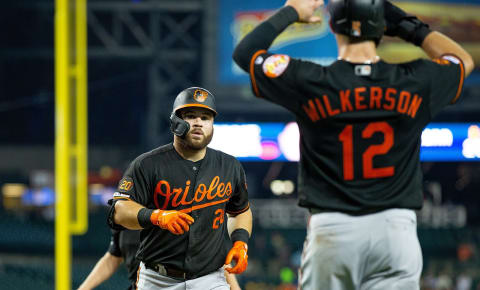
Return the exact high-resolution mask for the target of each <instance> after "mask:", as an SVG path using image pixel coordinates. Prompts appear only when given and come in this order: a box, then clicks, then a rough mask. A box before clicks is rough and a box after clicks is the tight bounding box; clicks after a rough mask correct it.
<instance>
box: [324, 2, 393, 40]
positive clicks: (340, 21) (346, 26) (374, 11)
mask: <svg viewBox="0 0 480 290" xmlns="http://www.w3.org/2000/svg"><path fill="white" fill-rule="evenodd" d="M384 1H385V0H329V3H328V12H329V13H330V27H331V28H332V30H333V32H335V33H339V34H344V35H347V36H350V37H353V38H358V39H373V40H379V39H380V38H382V36H383V32H384V30H385V18H384V15H383V13H384Z"/></svg>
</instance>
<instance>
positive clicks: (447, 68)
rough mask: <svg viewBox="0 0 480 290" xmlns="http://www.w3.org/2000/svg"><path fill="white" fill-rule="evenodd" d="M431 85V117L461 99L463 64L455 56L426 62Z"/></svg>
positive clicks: (463, 76)
mask: <svg viewBox="0 0 480 290" xmlns="http://www.w3.org/2000/svg"><path fill="white" fill-rule="evenodd" d="M424 65H425V68H426V71H424V72H422V73H423V74H425V75H426V76H427V78H428V83H429V85H430V96H429V97H430V98H429V100H430V103H429V109H430V114H431V117H432V118H433V117H434V116H435V115H437V114H438V113H439V112H440V111H441V110H442V109H443V108H444V107H445V106H447V105H449V104H454V103H456V102H457V101H458V99H459V98H460V95H461V93H462V89H463V82H464V79H465V68H464V65H463V62H462V61H461V60H460V59H459V58H458V57H456V56H454V55H444V56H442V57H441V58H439V59H434V60H433V61H425V63H424Z"/></svg>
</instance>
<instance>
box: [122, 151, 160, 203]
mask: <svg viewBox="0 0 480 290" xmlns="http://www.w3.org/2000/svg"><path fill="white" fill-rule="evenodd" d="M151 192H152V188H151V184H150V182H149V179H148V176H147V174H146V172H145V168H144V167H142V159H139V158H137V159H135V160H134V161H133V162H132V163H131V164H130V166H129V167H128V169H127V170H126V171H125V174H124V175H123V178H122V179H121V180H120V182H119V183H118V187H117V191H116V192H115V193H114V194H113V199H123V200H133V201H135V202H137V203H139V204H141V205H146V204H147V203H148V196H149V195H150V193H151Z"/></svg>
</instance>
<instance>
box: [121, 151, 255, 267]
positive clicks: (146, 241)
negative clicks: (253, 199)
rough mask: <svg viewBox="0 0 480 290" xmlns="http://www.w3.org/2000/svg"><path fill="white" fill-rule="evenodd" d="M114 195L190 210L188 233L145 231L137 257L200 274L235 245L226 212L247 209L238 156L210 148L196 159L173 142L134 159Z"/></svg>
mask: <svg viewBox="0 0 480 290" xmlns="http://www.w3.org/2000/svg"><path fill="white" fill-rule="evenodd" d="M114 198H115V199H130V200H133V201H135V202H137V203H139V204H141V205H143V206H145V207H147V208H150V209H157V208H158V209H162V210H178V211H181V212H184V213H187V214H190V215H191V216H192V217H193V218H194V219H195V222H194V223H193V224H192V225H190V230H189V231H188V232H186V233H185V234H182V235H174V234H172V233H170V232H169V231H168V230H163V229H161V228H159V227H152V228H148V229H144V230H142V231H141V238H140V240H141V243H140V248H139V250H138V252H137V259H139V260H141V261H143V262H144V263H146V264H156V263H160V264H163V265H165V266H170V267H174V268H176V269H179V270H183V271H185V272H187V273H189V274H193V275H198V276H202V275H205V274H207V273H210V272H212V271H215V270H217V269H219V268H220V267H222V266H223V264H224V262H225V258H226V255H227V253H228V250H230V248H231V243H227V242H226V238H228V231H227V216H226V213H230V214H239V213H242V212H245V211H247V210H248V209H249V203H248V193H247V184H246V179H245V172H244V170H243V168H242V166H241V164H240V162H239V161H238V160H237V159H235V158H234V157H232V156H230V155H228V154H225V153H223V152H220V151H217V150H214V149H211V148H207V152H206V155H205V157H204V158H203V159H202V160H201V161H199V162H192V161H189V160H185V159H183V158H182V157H181V156H180V155H179V154H178V153H177V151H176V150H175V148H174V147H173V144H168V145H165V146H162V147H159V148H157V149H155V150H153V151H150V152H148V153H145V154H142V155H140V156H139V157H138V158H136V159H135V160H134V161H133V162H132V163H131V164H130V167H129V168H128V169H127V171H126V172H125V174H124V177H123V179H122V180H121V181H120V184H119V187H118V192H116V193H115V194H114ZM228 240H229V238H228Z"/></svg>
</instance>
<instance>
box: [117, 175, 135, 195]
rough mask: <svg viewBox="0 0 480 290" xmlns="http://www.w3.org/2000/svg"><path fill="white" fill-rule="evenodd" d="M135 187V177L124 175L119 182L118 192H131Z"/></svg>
mask: <svg viewBox="0 0 480 290" xmlns="http://www.w3.org/2000/svg"><path fill="white" fill-rule="evenodd" d="M132 188H133V179H132V178H131V177H124V178H122V180H120V182H119V183H118V192H123V193H130V191H131V190H132Z"/></svg>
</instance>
